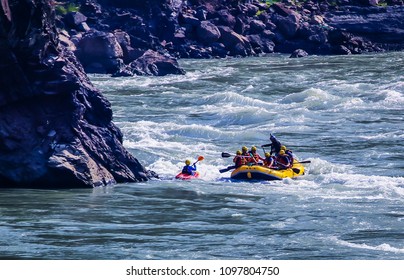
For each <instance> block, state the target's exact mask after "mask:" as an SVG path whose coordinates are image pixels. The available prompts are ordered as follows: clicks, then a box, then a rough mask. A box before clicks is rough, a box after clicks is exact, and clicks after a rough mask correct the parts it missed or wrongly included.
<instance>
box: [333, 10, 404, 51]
mask: <svg viewBox="0 0 404 280" xmlns="http://www.w3.org/2000/svg"><path fill="white" fill-rule="evenodd" d="M403 15H404V6H388V7H357V8H355V7H347V8H345V7H341V9H340V11H338V12H331V11H330V12H329V13H327V14H326V18H327V24H328V25H329V26H331V27H332V28H334V29H337V30H343V31H344V32H348V33H351V34H353V35H355V36H360V37H365V38H366V39H368V40H369V41H371V42H373V43H377V44H383V45H386V44H389V45H391V46H392V48H395V47H397V48H398V49H402V48H404V21H403Z"/></svg>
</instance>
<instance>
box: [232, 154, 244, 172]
mask: <svg viewBox="0 0 404 280" xmlns="http://www.w3.org/2000/svg"><path fill="white" fill-rule="evenodd" d="M233 162H234V166H236V168H239V167H240V166H242V165H244V164H245V163H246V160H245V158H244V157H243V156H242V155H241V151H240V150H238V151H237V152H236V156H235V157H234V158H233Z"/></svg>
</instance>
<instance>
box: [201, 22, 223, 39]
mask: <svg viewBox="0 0 404 280" xmlns="http://www.w3.org/2000/svg"><path fill="white" fill-rule="evenodd" d="M196 34H197V38H198V41H199V42H201V43H203V44H211V43H213V42H216V41H217V40H219V38H220V31H219V29H218V28H217V27H216V25H214V24H213V23H211V22H209V21H201V23H200V25H199V26H198V27H197V30H196Z"/></svg>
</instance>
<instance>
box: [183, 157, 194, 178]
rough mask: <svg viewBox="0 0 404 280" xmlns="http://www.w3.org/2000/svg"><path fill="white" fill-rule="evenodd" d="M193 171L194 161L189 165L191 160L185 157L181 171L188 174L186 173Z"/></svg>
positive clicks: (190, 173)
mask: <svg viewBox="0 0 404 280" xmlns="http://www.w3.org/2000/svg"><path fill="white" fill-rule="evenodd" d="M195 171H196V165H195V163H194V164H193V165H191V161H190V160H189V159H187V160H186V161H185V166H184V168H182V171H181V173H182V174H188V175H194V174H195Z"/></svg>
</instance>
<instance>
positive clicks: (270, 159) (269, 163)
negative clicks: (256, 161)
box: [264, 153, 275, 168]
mask: <svg viewBox="0 0 404 280" xmlns="http://www.w3.org/2000/svg"><path fill="white" fill-rule="evenodd" d="M264 166H265V167H268V168H274V167H275V157H274V156H271V154H270V153H265V159H264Z"/></svg>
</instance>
